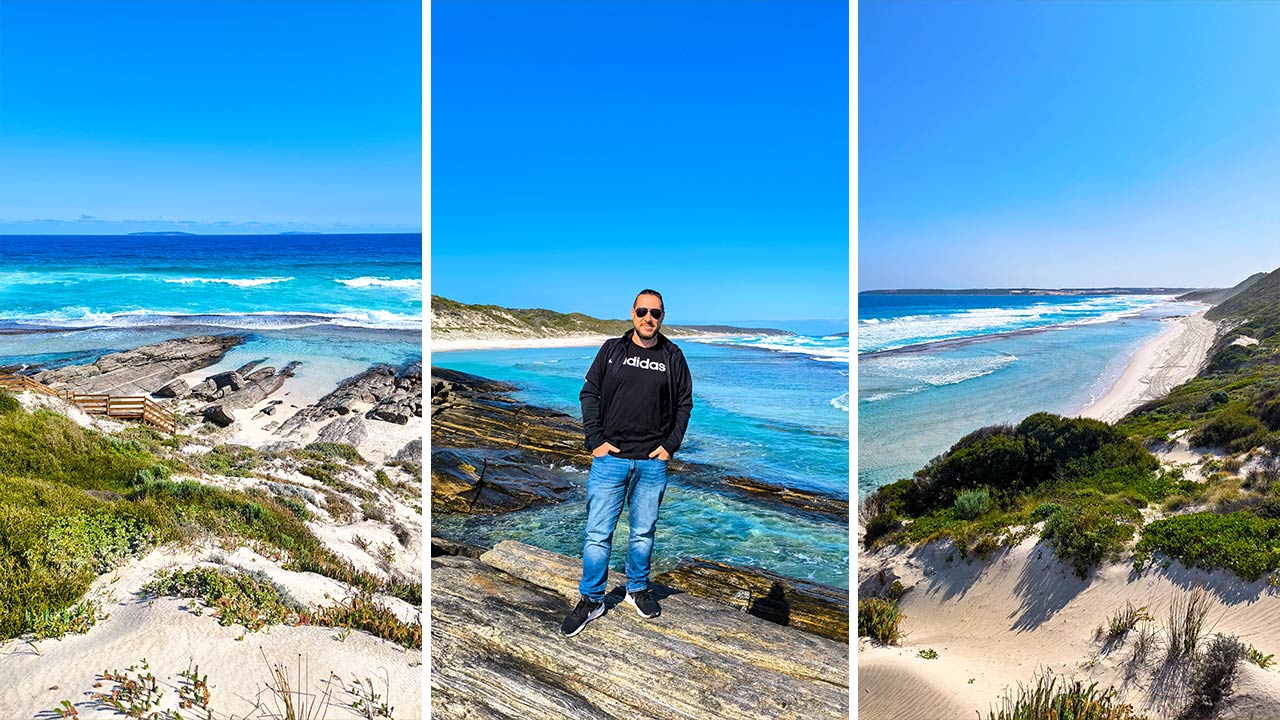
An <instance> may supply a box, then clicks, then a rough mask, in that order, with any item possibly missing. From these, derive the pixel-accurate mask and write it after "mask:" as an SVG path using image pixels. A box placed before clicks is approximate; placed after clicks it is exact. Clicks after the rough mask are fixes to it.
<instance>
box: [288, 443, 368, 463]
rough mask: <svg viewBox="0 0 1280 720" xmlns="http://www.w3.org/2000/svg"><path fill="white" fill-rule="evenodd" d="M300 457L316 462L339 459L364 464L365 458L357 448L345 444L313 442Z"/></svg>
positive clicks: (303, 450)
mask: <svg viewBox="0 0 1280 720" xmlns="http://www.w3.org/2000/svg"><path fill="white" fill-rule="evenodd" d="M298 455H299V456H300V457H306V458H309V459H316V460H331V459H334V458H338V459H340V460H346V461H347V462H351V463H363V462H364V458H363V457H361V456H360V451H359V450H356V449H355V447H353V446H351V445H347V444H345V443H330V442H313V443H311V444H309V445H307V446H306V447H305V448H303V449H302V450H301V451H299V452H298Z"/></svg>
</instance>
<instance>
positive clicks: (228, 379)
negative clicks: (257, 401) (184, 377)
mask: <svg viewBox="0 0 1280 720" xmlns="http://www.w3.org/2000/svg"><path fill="white" fill-rule="evenodd" d="M206 379H207V380H209V381H210V382H212V383H213V386H214V387H216V388H217V389H219V390H223V391H226V390H230V391H232V392H234V391H236V390H239V389H240V388H242V387H244V378H243V377H242V376H241V375H240V373H238V372H236V371H235V370H228V371H227V372H220V373H218V374H217V375H213V376H211V377H209V378H206Z"/></svg>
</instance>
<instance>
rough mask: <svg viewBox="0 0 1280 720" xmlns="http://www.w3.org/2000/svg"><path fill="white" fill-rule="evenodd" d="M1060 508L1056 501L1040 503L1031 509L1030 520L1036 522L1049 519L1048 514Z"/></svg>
mask: <svg viewBox="0 0 1280 720" xmlns="http://www.w3.org/2000/svg"><path fill="white" fill-rule="evenodd" d="M1061 509H1062V506H1061V505H1059V504H1058V503H1056V502H1047V503H1040V504H1039V505H1037V506H1036V508H1035V510H1032V511H1031V518H1030V519H1031V522H1033V523H1038V522H1043V521H1045V520H1048V519H1049V516H1050V515H1052V514H1054V513H1056V512H1058V511H1059V510H1061Z"/></svg>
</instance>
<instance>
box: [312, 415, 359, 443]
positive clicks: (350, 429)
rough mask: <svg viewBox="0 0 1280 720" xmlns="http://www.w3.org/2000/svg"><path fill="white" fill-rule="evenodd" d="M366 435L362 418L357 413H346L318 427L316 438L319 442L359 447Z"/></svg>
mask: <svg viewBox="0 0 1280 720" xmlns="http://www.w3.org/2000/svg"><path fill="white" fill-rule="evenodd" d="M367 437H369V430H368V428H367V427H366V424H365V420H364V418H362V417H360V416H359V415H348V416H346V417H343V418H338V419H337V420H334V421H333V422H331V423H329V424H328V425H325V426H324V427H323V428H321V429H320V434H319V436H318V437H317V438H316V439H317V440H318V441H320V442H327V443H339V444H342V445H350V446H352V447H359V446H360V443H362V442H364V440H365V438H367Z"/></svg>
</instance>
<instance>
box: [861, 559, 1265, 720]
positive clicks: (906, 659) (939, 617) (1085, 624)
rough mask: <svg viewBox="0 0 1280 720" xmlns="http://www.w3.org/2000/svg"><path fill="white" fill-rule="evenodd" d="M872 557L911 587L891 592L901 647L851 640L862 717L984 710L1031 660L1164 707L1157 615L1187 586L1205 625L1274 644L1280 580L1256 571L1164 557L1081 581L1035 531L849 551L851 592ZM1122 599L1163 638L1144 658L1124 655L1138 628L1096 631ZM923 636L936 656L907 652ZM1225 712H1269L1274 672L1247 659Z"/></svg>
mask: <svg viewBox="0 0 1280 720" xmlns="http://www.w3.org/2000/svg"><path fill="white" fill-rule="evenodd" d="M948 557H951V560H950V561H948ZM882 569H883V570H884V577H885V582H886V583H892V582H893V580H895V579H898V580H900V581H901V582H902V583H903V584H904V585H905V586H907V587H909V588H911V589H910V590H909V591H908V592H907V594H906V595H905V596H904V597H903V598H902V601H901V607H902V610H903V612H904V613H905V614H906V619H905V620H904V623H903V626H904V629H905V630H906V632H907V637H906V639H905V640H904V642H903V645H902V646H901V647H888V648H886V647H874V646H871V645H868V644H864V645H863V646H861V647H860V648H859V657H858V672H859V692H858V701H859V712H858V717H859V718H865V719H867V720H875V719H876V718H906V717H921V718H925V717H935V718H943V717H974V713H975V711H976V712H981V713H982V714H983V715H984V716H985V714H986V713H987V712H988V711H989V710H990V709H991V708H992V706H993V704H994V703H995V702H996V701H997V700H998V699H999V698H1000V697H1001V695H1002V693H1003V692H1004V690H1005V689H1006V688H1009V687H1015V686H1016V685H1017V684H1018V683H1029V682H1031V681H1032V680H1033V678H1034V676H1035V674H1036V672H1037V670H1038V669H1040V668H1050V669H1052V670H1053V671H1055V672H1057V673H1059V674H1061V675H1064V676H1067V677H1071V678H1076V679H1081V680H1085V681H1087V682H1094V681H1097V682H1098V684H1099V686H1100V687H1106V686H1108V685H1114V686H1116V687H1117V688H1121V689H1122V692H1123V693H1124V696H1125V701H1126V702H1130V703H1133V704H1134V706H1135V707H1136V708H1138V709H1140V710H1142V711H1144V712H1151V713H1154V714H1155V716H1156V717H1168V716H1172V715H1174V714H1176V712H1177V710H1178V709H1179V708H1180V707H1181V704H1182V702H1183V698H1182V696H1181V687H1182V684H1183V681H1184V680H1185V677H1184V676H1183V675H1182V674H1181V673H1180V672H1178V671H1170V670H1169V669H1168V668H1166V667H1164V666H1163V665H1162V663H1163V658H1164V653H1163V639H1162V637H1163V624H1164V623H1165V617H1166V615H1167V610H1168V603H1169V599H1170V597H1172V596H1173V595H1174V594H1175V593H1185V592H1187V591H1188V590H1190V589H1191V588H1195V587H1201V588H1204V589H1205V590H1206V591H1207V592H1208V593H1209V595H1210V597H1211V603H1212V609H1211V610H1210V613H1209V625H1210V632H1218V633H1225V634H1230V635H1237V636H1239V637H1240V638H1241V639H1242V640H1243V641H1244V642H1245V643H1250V644H1252V645H1254V646H1255V647H1257V648H1258V649H1260V650H1261V651H1262V652H1263V653H1272V652H1280V591H1278V590H1277V588H1275V587H1272V586H1271V585H1269V583H1268V581H1267V579H1266V578H1263V579H1262V580H1259V581H1257V582H1254V583H1246V582H1244V581H1243V580H1240V579H1239V578H1237V577H1235V576H1234V575H1233V574H1231V573H1229V572H1226V571H1215V572H1212V573H1210V572H1205V571H1202V570H1188V569H1186V568H1183V567H1182V566H1181V565H1179V564H1177V563H1174V564H1173V565H1171V566H1170V567H1169V568H1167V569H1160V568H1155V569H1149V570H1147V571H1145V572H1144V573H1142V574H1141V575H1139V574H1136V573H1134V572H1133V568H1132V566H1131V565H1129V564H1112V565H1109V566H1106V567H1104V568H1102V569H1101V570H1099V571H1098V572H1097V573H1095V574H1094V575H1092V576H1091V577H1090V578H1089V579H1088V580H1081V579H1080V578H1078V577H1077V576H1076V575H1075V574H1074V572H1073V571H1072V570H1071V568H1070V567H1069V566H1067V565H1066V564H1064V563H1062V562H1059V561H1058V559H1057V558H1056V556H1055V555H1054V554H1053V551H1052V550H1051V549H1050V548H1048V547H1047V546H1045V545H1044V544H1041V543H1039V542H1038V540H1037V539H1036V538H1035V537H1032V538H1031V539H1028V540H1026V541H1024V542H1023V543H1022V544H1021V545H1019V546H1017V547H1014V548H1011V549H1002V550H1000V551H997V552H996V553H994V554H993V555H992V556H991V557H990V558H989V559H988V560H986V561H982V560H977V561H974V562H972V563H970V562H966V561H965V560H962V559H960V557H959V556H958V555H954V556H953V554H952V552H951V545H950V544H949V543H935V544H932V545H930V546H926V547H921V548H915V549H905V548H898V547H891V548H884V549H881V550H880V551H878V552H876V553H874V554H872V555H870V556H863V557H862V558H860V560H859V577H858V581H859V588H860V593H859V595H860V596H862V597H865V596H868V595H874V594H877V593H878V592H879V590H880V587H881V585H880V571H881V570H882ZM1126 601H1129V602H1132V603H1133V604H1134V605H1135V606H1145V607H1147V608H1148V610H1149V612H1151V614H1153V615H1154V616H1155V618H1156V621H1154V622H1152V623H1149V624H1148V626H1149V627H1151V628H1152V629H1154V631H1155V632H1156V633H1157V637H1160V638H1161V639H1160V640H1158V641H1157V642H1156V643H1155V649H1153V650H1152V651H1151V652H1150V653H1149V654H1148V656H1147V660H1146V662H1141V661H1137V660H1134V658H1133V656H1134V646H1135V645H1136V642H1135V641H1136V636H1137V632H1136V631H1135V632H1133V633H1130V636H1129V637H1128V638H1126V642H1123V643H1119V644H1113V645H1107V644H1105V643H1103V642H1102V641H1100V640H1098V639H1095V635H1094V631H1095V628H1097V627H1098V626H1099V625H1102V624H1104V623H1106V621H1107V619H1108V617H1109V616H1110V615H1112V614H1113V613H1115V612H1116V611H1117V610H1118V609H1121V608H1123V607H1124V605H1125V603H1126ZM925 648H932V649H934V650H936V651H937V652H938V655H939V657H938V658H937V659H934V660H926V659H923V658H920V657H918V656H917V653H918V652H919V651H920V650H922V649H925ZM1222 717H1280V672H1278V671H1277V669H1276V668H1275V667H1272V668H1270V669H1267V670H1262V669H1260V668H1258V667H1256V666H1254V665H1251V664H1248V663H1245V664H1244V666H1243V670H1242V673H1241V676H1240V678H1239V679H1238V680H1237V684H1236V694H1235V695H1234V696H1233V697H1232V698H1231V700H1230V703H1229V705H1228V706H1227V712H1225V713H1224V714H1223V715H1222Z"/></svg>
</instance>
